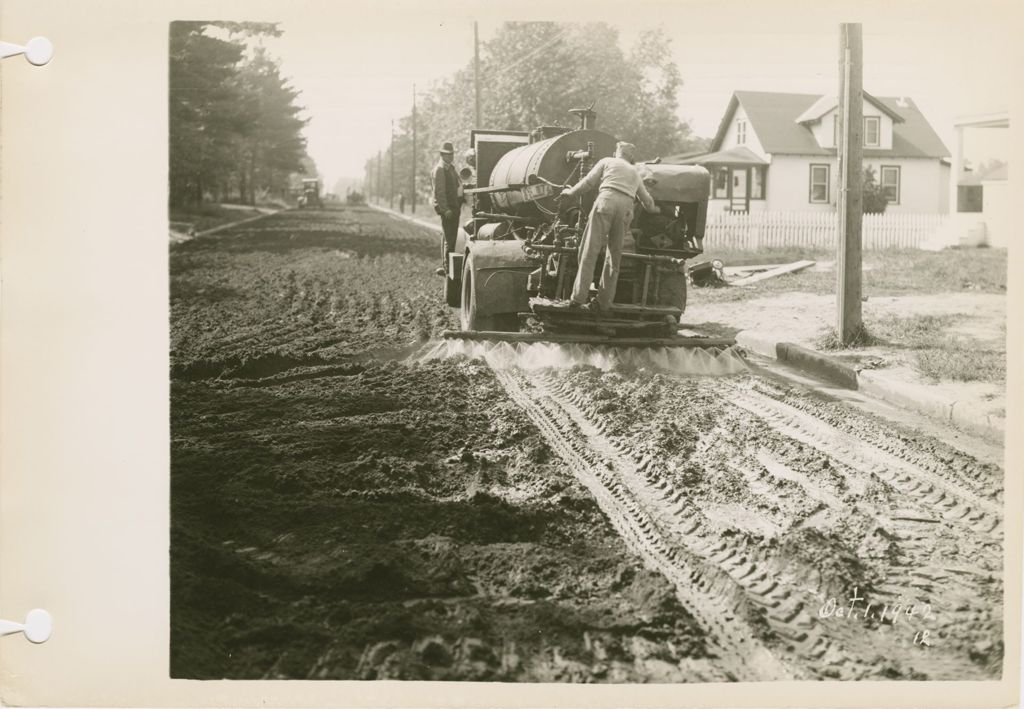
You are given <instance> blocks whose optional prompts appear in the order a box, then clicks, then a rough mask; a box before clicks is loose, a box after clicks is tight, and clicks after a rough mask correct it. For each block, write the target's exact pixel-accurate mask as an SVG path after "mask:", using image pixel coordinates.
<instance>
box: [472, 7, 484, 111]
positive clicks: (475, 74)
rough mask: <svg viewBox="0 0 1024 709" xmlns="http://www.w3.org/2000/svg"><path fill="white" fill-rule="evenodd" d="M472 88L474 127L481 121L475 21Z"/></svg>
mask: <svg viewBox="0 0 1024 709" xmlns="http://www.w3.org/2000/svg"><path fill="white" fill-rule="evenodd" d="M473 90H474V92H475V93H476V124H475V125H476V127H477V128H480V127H481V126H482V125H483V123H482V122H481V120H480V32H479V29H478V27H477V23H476V22H474V23H473Z"/></svg>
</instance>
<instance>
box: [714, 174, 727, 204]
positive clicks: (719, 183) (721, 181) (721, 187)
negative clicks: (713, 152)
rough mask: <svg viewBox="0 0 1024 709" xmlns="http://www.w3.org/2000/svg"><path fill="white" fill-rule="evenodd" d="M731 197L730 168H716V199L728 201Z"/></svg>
mask: <svg viewBox="0 0 1024 709" xmlns="http://www.w3.org/2000/svg"><path fill="white" fill-rule="evenodd" d="M728 197H729V168H727V167H716V168H715V197H714V198H715V199H727V198H728Z"/></svg>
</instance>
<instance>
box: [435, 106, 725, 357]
mask: <svg viewBox="0 0 1024 709" xmlns="http://www.w3.org/2000/svg"><path fill="white" fill-rule="evenodd" d="M570 113H572V114H574V115H575V116H576V117H577V118H578V119H579V121H580V124H579V127H578V128H577V129H567V128H561V127H554V126H544V127H540V128H537V129H536V130H534V131H530V132H519V131H499V130H473V131H472V132H471V150H470V151H469V152H468V153H467V154H468V155H469V156H471V157H469V160H470V161H471V163H472V164H471V165H469V166H467V167H469V168H470V169H463V171H462V173H461V174H462V175H463V178H464V179H466V178H468V180H467V183H466V184H465V193H466V195H467V197H468V198H469V200H468V202H469V207H470V214H469V218H468V219H467V220H465V222H464V224H462V226H461V227H460V229H459V233H458V237H457V240H456V246H455V249H454V250H453V251H452V252H451V253H450V254H449V255H448V262H447V264H446V269H445V270H446V274H445V297H446V299H447V302H448V305H449V306H451V307H453V308H458V309H460V323H461V328H462V329H461V330H459V331H449V332H447V333H445V337H446V338H449V339H470V340H488V341H495V340H497V341H512V342H519V341H527V342H532V341H548V342H590V343H610V344H620V345H629V346H649V345H688V344H690V345H692V344H694V343H692V342H688V339H689V338H685V337H680V336H679V335H678V334H677V328H678V323H679V319H680V316H681V315H682V314H683V312H684V310H685V309H686V297H687V274H686V260H687V259H690V258H693V257H694V256H696V255H698V254H700V253H702V252H703V237H704V224H705V220H706V217H707V207H708V195H709V189H710V182H711V179H710V175H709V173H708V171H707V170H705V169H704V168H702V167H698V166H690V165H670V164H664V163H660V162H657V161H656V162H647V163H642V164H638V165H637V168H638V170H639V172H640V175H641V178H642V179H643V181H644V184H645V185H646V187H647V190H648V191H649V192H650V194H651V197H652V198H653V199H654V202H655V204H656V205H657V208H658V212H657V213H648V212H646V211H645V210H643V209H641V208H637V209H635V210H634V213H635V216H634V220H633V223H632V225H631V228H630V232H629V235H628V236H627V239H626V244H625V248H624V250H623V251H624V252H623V256H622V262H621V267H620V276H619V280H618V287H617V289H616V295H615V300H614V303H613V305H612V307H611V309H610V310H608V311H597V310H589V309H579V308H570V307H569V295H570V293H571V291H572V287H573V282H574V281H575V279H576V273H577V270H578V266H579V256H580V246H581V243H582V240H583V235H584V231H585V229H586V226H587V219H588V216H589V213H590V208H591V206H592V204H593V201H594V199H595V197H596V195H594V194H589V195H581V196H580V197H579V198H575V199H557V197H558V195H560V193H561V192H562V190H563V188H565V187H568V186H571V185H573V184H575V183H576V182H578V181H579V180H580V179H582V178H583V177H584V176H585V175H586V174H587V173H588V172H589V171H590V170H591V168H592V167H593V166H594V164H595V163H596V162H597V161H598V160H600V159H601V158H604V157H608V156H611V155H612V154H613V153H614V151H615V147H616V142H617V140H616V138H615V137H614V136H612V135H611V134H609V133H606V132H603V131H600V130H597V129H596V128H594V122H595V118H596V113H595V112H594V111H593V109H592V108H583V109H573V110H572V111H570ZM601 270H602V269H601V264H600V263H599V264H598V267H597V268H595V281H594V283H593V284H592V285H593V286H596V283H597V281H599V279H600V277H601ZM698 344H700V345H702V346H716V345H724V344H727V343H724V342H723V343H718V342H714V341H712V340H710V339H705V340H702V341H701V342H700V343H698Z"/></svg>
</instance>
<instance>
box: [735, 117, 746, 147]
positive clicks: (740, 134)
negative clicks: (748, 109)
mask: <svg viewBox="0 0 1024 709" xmlns="http://www.w3.org/2000/svg"><path fill="white" fill-rule="evenodd" d="M746 142H747V122H746V121H736V144H737V145H743V144H744V143H746Z"/></svg>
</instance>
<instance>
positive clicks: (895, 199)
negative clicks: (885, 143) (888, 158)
mask: <svg viewBox="0 0 1024 709" xmlns="http://www.w3.org/2000/svg"><path fill="white" fill-rule="evenodd" d="M882 192H884V193H885V198H886V199H887V200H889V204H899V203H900V167H899V165H882Z"/></svg>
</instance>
